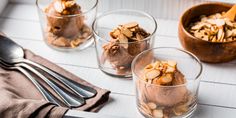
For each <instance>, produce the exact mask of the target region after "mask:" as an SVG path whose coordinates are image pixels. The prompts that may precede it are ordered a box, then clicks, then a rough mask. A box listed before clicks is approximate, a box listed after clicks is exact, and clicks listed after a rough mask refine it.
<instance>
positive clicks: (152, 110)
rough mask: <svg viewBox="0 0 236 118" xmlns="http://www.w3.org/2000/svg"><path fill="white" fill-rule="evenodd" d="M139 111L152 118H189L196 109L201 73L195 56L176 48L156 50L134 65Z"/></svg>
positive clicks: (148, 51) (146, 52)
mask: <svg viewBox="0 0 236 118" xmlns="http://www.w3.org/2000/svg"><path fill="white" fill-rule="evenodd" d="M132 72H133V79H134V83H135V86H136V100H137V107H138V110H139V111H140V112H141V113H142V114H143V115H144V116H145V117H150V118H171V117H179V118H182V117H189V116H191V115H192V114H193V112H194V111H195V109H196V107H197V95H198V88H199V82H200V75H201V72H202V65H201V63H200V61H199V60H198V59H197V58H196V56H194V55H193V54H191V53H189V52H186V51H183V50H180V49H177V48H154V49H150V50H147V51H144V52H142V53H141V54H139V55H138V56H137V57H136V58H135V59H134V61H133V63H132Z"/></svg>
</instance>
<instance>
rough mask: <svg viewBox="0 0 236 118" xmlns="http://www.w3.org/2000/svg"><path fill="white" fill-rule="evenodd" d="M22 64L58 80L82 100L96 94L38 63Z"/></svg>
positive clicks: (91, 89) (89, 88) (87, 87)
mask: <svg viewBox="0 0 236 118" xmlns="http://www.w3.org/2000/svg"><path fill="white" fill-rule="evenodd" d="M24 63H28V64H31V65H33V66H35V67H38V68H40V69H41V70H43V71H44V72H46V73H48V74H49V75H50V76H52V77H54V78H55V79H57V80H59V81H60V82H61V83H62V84H64V85H65V86H66V87H67V88H69V89H70V90H71V91H73V92H75V93H76V94H77V95H78V96H82V97H83V98H85V99H87V98H92V97H94V96H95V95H96V94H97V91H96V90H95V89H93V88H91V87H89V86H85V85H82V84H80V83H77V82H74V81H72V80H70V79H68V78H67V77H65V76H63V75H61V74H59V73H57V72H55V71H53V70H51V69H49V68H47V67H45V66H42V65H40V64H38V63H35V62H32V61H30V60H26V59H25V60H24Z"/></svg>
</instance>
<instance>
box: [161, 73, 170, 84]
mask: <svg viewBox="0 0 236 118" xmlns="http://www.w3.org/2000/svg"><path fill="white" fill-rule="evenodd" d="M159 79H160V82H161V84H168V83H170V82H171V81H172V80H173V78H172V75H171V74H166V75H163V76H161V77H160V78H159Z"/></svg>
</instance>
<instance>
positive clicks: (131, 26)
mask: <svg viewBox="0 0 236 118" xmlns="http://www.w3.org/2000/svg"><path fill="white" fill-rule="evenodd" d="M123 26H124V27H126V28H134V27H137V26H138V23H137V22H130V23H127V24H124V25H123Z"/></svg>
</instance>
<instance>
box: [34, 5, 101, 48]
mask: <svg viewBox="0 0 236 118" xmlns="http://www.w3.org/2000/svg"><path fill="white" fill-rule="evenodd" d="M88 4H89V5H88ZM37 6H38V11H39V15H40V21H41V26H42V29H43V34H44V39H45V42H46V43H47V44H48V45H49V46H50V47H53V48H55V49H75V48H76V49H84V48H86V47H88V46H89V45H91V44H92V42H93V41H92V40H91V37H92V30H91V25H92V22H93V21H94V19H95V16H96V6H97V0H87V1H86V0H37Z"/></svg>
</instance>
